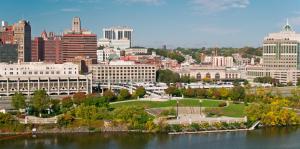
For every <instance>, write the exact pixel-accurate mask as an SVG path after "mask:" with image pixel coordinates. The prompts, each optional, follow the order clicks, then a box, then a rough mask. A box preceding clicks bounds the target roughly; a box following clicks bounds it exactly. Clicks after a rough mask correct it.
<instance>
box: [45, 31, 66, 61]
mask: <svg viewBox="0 0 300 149" xmlns="http://www.w3.org/2000/svg"><path fill="white" fill-rule="evenodd" d="M46 35H47V34H46ZM44 40H45V50H44V54H45V59H44V61H45V62H48V63H56V64H60V63H62V62H63V60H62V37H61V36H57V35H55V34H54V33H53V32H49V35H48V36H47V38H44Z"/></svg>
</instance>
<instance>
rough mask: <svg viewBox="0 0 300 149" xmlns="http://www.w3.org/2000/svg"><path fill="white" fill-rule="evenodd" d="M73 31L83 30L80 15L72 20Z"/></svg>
mask: <svg viewBox="0 0 300 149" xmlns="http://www.w3.org/2000/svg"><path fill="white" fill-rule="evenodd" d="M72 31H73V32H75V33H80V32H81V22H80V18H79V17H74V18H73V21H72Z"/></svg>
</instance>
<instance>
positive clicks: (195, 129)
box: [191, 123, 200, 131]
mask: <svg viewBox="0 0 300 149" xmlns="http://www.w3.org/2000/svg"><path fill="white" fill-rule="evenodd" d="M191 129H192V130H193V131H199V130H200V125H199V124H197V123H192V125H191Z"/></svg>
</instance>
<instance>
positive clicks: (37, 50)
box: [31, 37, 45, 62]
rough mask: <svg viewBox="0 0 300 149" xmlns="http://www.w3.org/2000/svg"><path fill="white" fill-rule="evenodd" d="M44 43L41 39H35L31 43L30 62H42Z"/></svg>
mask: <svg viewBox="0 0 300 149" xmlns="http://www.w3.org/2000/svg"><path fill="white" fill-rule="evenodd" d="M44 47H45V42H44V39H43V38H42V37H35V38H34V40H32V43H31V62H39V61H44Z"/></svg>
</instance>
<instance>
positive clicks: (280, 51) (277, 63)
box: [263, 22, 300, 69]
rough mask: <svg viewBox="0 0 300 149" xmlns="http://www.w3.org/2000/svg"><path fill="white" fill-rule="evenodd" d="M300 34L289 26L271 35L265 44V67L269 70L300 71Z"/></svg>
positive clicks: (266, 38)
mask: <svg viewBox="0 0 300 149" xmlns="http://www.w3.org/2000/svg"><path fill="white" fill-rule="evenodd" d="M299 51H300V34H297V33H296V32H295V31H293V29H292V27H291V26H290V25H289V23H288V22H287V24H286V25H285V26H284V27H283V30H282V31H281V32H279V33H271V34H269V35H268V36H267V37H265V39H264V42H263V61H264V64H263V65H264V67H266V68H269V69H300V54H299Z"/></svg>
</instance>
